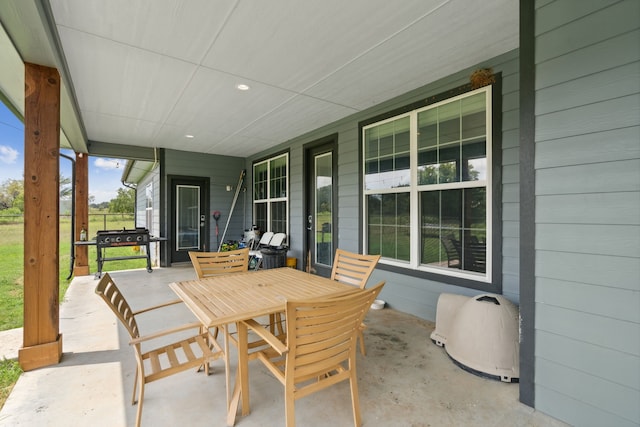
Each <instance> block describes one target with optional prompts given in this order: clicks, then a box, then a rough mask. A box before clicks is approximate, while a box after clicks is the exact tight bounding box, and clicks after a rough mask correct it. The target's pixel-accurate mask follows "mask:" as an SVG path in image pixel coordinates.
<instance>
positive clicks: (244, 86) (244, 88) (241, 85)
mask: <svg viewBox="0 0 640 427" xmlns="http://www.w3.org/2000/svg"><path fill="white" fill-rule="evenodd" d="M236 89H238V90H249V89H251V88H250V87H249V85H246V84H244V83H240V84H237V85H236Z"/></svg>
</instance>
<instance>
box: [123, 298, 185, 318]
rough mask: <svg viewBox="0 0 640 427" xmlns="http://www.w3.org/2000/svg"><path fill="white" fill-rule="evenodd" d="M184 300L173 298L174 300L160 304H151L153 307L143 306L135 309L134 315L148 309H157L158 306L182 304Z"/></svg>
mask: <svg viewBox="0 0 640 427" xmlns="http://www.w3.org/2000/svg"><path fill="white" fill-rule="evenodd" d="M182 302H183V301H182V300H181V299H176V300H173V301H167V302H164V303H162V304H158V305H154V306H151V307H147V308H143V309H142V310H138V311H134V312H133V315H134V316H135V315H137V314H140V313H146V312H147V311H151V310H156V309H158V308H162V307H167V306H170V305H174V304H180V303H182Z"/></svg>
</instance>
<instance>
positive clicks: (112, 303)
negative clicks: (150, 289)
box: [95, 273, 222, 426]
mask: <svg viewBox="0 0 640 427" xmlns="http://www.w3.org/2000/svg"><path fill="white" fill-rule="evenodd" d="M95 292H96V294H98V295H100V297H101V298H102V299H103V300H104V302H106V303H107V305H108V306H109V308H110V309H111V310H112V311H113V312H114V314H115V315H116V317H117V318H118V319H120V321H121V322H122V324H123V325H124V327H125V329H126V330H127V332H129V336H130V338H131V340H130V341H129V344H130V345H131V346H132V347H133V349H134V351H135V356H136V375H135V378H134V383H133V396H132V398H131V404H132V405H135V404H136V403H138V410H137V413H136V426H140V421H141V419H142V403H143V399H144V386H145V384H147V383H150V382H153V381H156V380H159V379H162V378H165V377H168V376H170V375H173V374H177V373H179V372H182V371H185V370H188V369H194V368H197V369H198V370H200V367H202V366H204V370H205V373H206V374H207V375H209V362H210V361H212V360H214V359H217V358H219V357H220V356H221V355H222V349H221V348H220V347H219V346H218V345H217V343H215V340H214V339H213V337H211V336H210V334H209V332H208V331H207V330H203V328H202V326H201V324H200V322H193V323H189V324H185V325H181V326H177V327H174V328H171V329H167V330H164V331H159V332H155V333H152V334H149V335H146V336H141V335H140V331H139V329H138V323H137V321H136V316H137V315H139V314H142V313H147V312H150V311H153V310H156V309H160V308H163V307H167V306H169V305H173V304H177V303H182V301H181V300H174V301H169V302H167V303H164V304H160V305H156V306H153V307H148V308H145V309H142V310H138V311H133V310H132V309H131V307H130V306H129V304H128V303H127V301H126V299H125V298H124V296H123V295H122V293H121V292H120V290H119V289H118V287H117V286H116V284H115V283H114V281H113V279H112V278H111V276H110V275H109V273H105V274H104V276H103V277H102V279H101V280H100V282H99V283H98V285H97V286H96V289H95ZM189 329H195V330H197V331H198V332H197V333H196V334H194V335H191V336H189V337H188V338H182V339H180V340H178V341H175V342H173V343H171V344H164V345H162V346H160V347H157V348H153V349H151V350H147V351H143V350H142V344H143V343H147V342H148V341H151V340H154V339H158V338H163V337H167V336H169V335H171V334H175V333H177V332H182V331H186V330H189ZM180 336H181V337H184V333H182V334H181V335H180ZM164 340H165V341H166V338H165V339H164ZM211 345H213V346H214V348H215V349H216V350H215V351H214V350H213V349H212V348H210V346H211ZM136 389H138V390H139V391H138V395H137V398H136Z"/></svg>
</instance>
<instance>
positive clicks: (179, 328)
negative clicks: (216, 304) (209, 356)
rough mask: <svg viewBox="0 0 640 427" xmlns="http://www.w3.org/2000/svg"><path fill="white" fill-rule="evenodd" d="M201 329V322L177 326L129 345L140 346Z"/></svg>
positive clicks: (138, 339) (133, 340) (137, 339)
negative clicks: (167, 336)
mask: <svg viewBox="0 0 640 427" xmlns="http://www.w3.org/2000/svg"><path fill="white" fill-rule="evenodd" d="M201 327H202V323H200V322H193V323H187V324H184V325H182V326H176V327H175V328H171V329H165V330H162V331H158V332H154V333H152V334H149V335H145V336H143V337H138V338H134V339H132V340H131V341H129V345H134V344H140V343H142V342H145V341H149V340H153V339H156V338H160V337H164V336H166V335H171V334H174V333H176V332H181V331H186V330H187V329H194V328H201Z"/></svg>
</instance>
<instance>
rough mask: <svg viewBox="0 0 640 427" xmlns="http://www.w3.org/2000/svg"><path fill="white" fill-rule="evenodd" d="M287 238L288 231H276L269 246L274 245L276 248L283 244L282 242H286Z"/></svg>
mask: <svg viewBox="0 0 640 427" xmlns="http://www.w3.org/2000/svg"><path fill="white" fill-rule="evenodd" d="M285 240H287V235H286V233H276V234H274V235H273V237H272V238H271V241H270V242H269V246H272V247H274V248H278V247H280V246H282V244H283V243H284V242H285Z"/></svg>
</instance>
